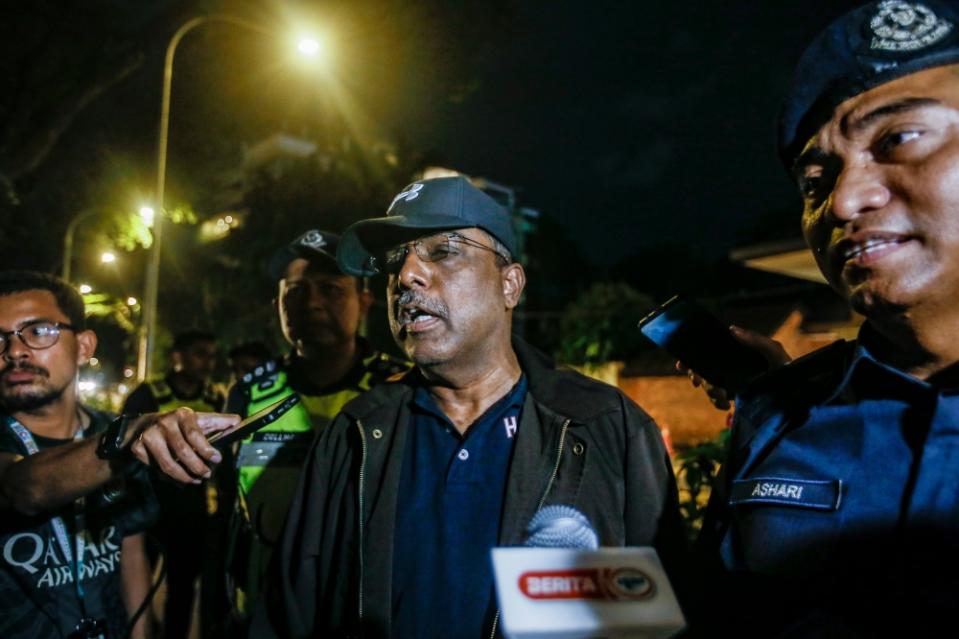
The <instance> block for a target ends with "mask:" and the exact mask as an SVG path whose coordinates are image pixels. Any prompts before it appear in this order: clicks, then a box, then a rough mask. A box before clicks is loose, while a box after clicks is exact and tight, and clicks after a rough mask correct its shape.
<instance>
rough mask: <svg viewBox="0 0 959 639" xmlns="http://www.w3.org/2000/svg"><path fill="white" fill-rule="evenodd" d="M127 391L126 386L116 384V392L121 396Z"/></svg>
mask: <svg viewBox="0 0 959 639" xmlns="http://www.w3.org/2000/svg"><path fill="white" fill-rule="evenodd" d="M128 390H130V388H129V387H128V386H127V385H126V384H117V392H118V393H120V394H121V395H126V394H127V391H128Z"/></svg>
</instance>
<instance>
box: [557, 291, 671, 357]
mask: <svg viewBox="0 0 959 639" xmlns="http://www.w3.org/2000/svg"><path fill="white" fill-rule="evenodd" d="M653 306H655V304H654V303H653V300H652V299H650V298H649V297H648V296H646V295H644V294H643V293H640V292H639V291H637V290H636V289H634V288H632V287H631V286H629V285H628V284H623V283H621V282H614V283H605V282H600V283H596V284H594V285H593V286H592V287H590V289H589V290H587V291H586V292H585V293H583V294H582V295H581V296H580V297H579V298H577V299H576V300H575V301H574V302H573V303H571V304H570V305H569V306H567V307H566V310H565V312H564V315H563V318H562V320H561V321H560V332H561V338H560V339H561V341H560V350H559V353H557V357H558V358H559V359H560V360H561V361H563V362H565V363H567V364H573V365H577V366H584V365H585V366H595V365H599V364H604V363H606V362H609V361H611V360H623V359H626V358H628V357H630V356H631V355H634V354H635V353H636V352H638V351H639V350H641V349H642V348H643V347H644V346H645V342H644V341H643V339H642V337H641V334H640V333H639V331H638V330H636V322H638V321H639V320H640V318H642V317H643V315H645V314H646V313H647V312H648V311H649V309H651V308H653Z"/></svg>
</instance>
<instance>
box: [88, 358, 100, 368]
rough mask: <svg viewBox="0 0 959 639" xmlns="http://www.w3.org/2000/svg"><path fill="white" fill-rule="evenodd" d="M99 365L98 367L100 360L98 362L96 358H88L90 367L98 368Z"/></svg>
mask: <svg viewBox="0 0 959 639" xmlns="http://www.w3.org/2000/svg"><path fill="white" fill-rule="evenodd" d="M99 365H100V360H98V359H97V358H96V357H91V358H90V366H99Z"/></svg>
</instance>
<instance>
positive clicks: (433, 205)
mask: <svg viewBox="0 0 959 639" xmlns="http://www.w3.org/2000/svg"><path fill="white" fill-rule="evenodd" d="M470 227H476V228H481V229H483V230H484V231H486V232H487V233H489V234H491V235H492V236H493V237H495V238H496V239H497V240H499V241H500V242H502V244H503V246H505V247H506V248H507V250H509V252H510V253H512V254H515V253H516V235H515V233H514V232H513V222H512V219H511V218H510V214H509V212H508V211H507V210H506V208H505V207H503V206H501V205H500V204H499V203H498V202H497V201H496V200H494V199H493V198H491V197H490V196H489V195H487V194H486V193H484V192H483V191H481V190H480V189H478V188H476V187H475V186H473V184H472V183H470V181H469V180H468V179H466V178H465V177H462V176H456V177H442V178H434V179H432V180H419V181H417V182H413V183H412V184H410V185H409V186H407V187H406V188H404V189H403V190H402V191H401V192H400V193H399V194H398V195H397V196H396V197H395V198H393V202H392V203H391V204H390V206H389V208H388V209H387V210H386V217H376V218H372V219H369V220H361V221H360V222H356V223H355V224H353V225H352V226H350V227H349V228H347V229H346V231H344V232H343V237H342V238H341V240H340V246H339V249H338V250H337V253H336V259H337V261H338V262H339V265H340V269H341V270H342V271H343V272H344V273H348V274H350V275H356V276H360V277H364V276H369V275H374V274H375V273H376V269H375V268H374V267H373V261H372V260H371V259H370V258H372V257H373V256H375V255H377V254H378V253H381V252H382V251H384V250H386V249H388V248H389V247H391V246H394V245H396V244H399V243H400V242H404V241H407V240H411V239H414V238H416V237H420V236H422V235H426V234H427V233H424V231H441V230H444V229H461V228H470Z"/></svg>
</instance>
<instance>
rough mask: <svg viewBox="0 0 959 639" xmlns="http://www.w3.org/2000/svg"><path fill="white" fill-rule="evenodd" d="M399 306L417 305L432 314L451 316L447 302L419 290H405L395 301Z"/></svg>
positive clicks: (444, 316) (440, 316)
mask: <svg viewBox="0 0 959 639" xmlns="http://www.w3.org/2000/svg"><path fill="white" fill-rule="evenodd" d="M395 304H396V306H397V307H403V306H416V307H417V308H419V309H421V310H423V311H426V312H427V313H429V314H430V315H435V316H436V317H439V318H442V319H446V318H447V317H449V308H448V307H447V306H446V304H444V303H442V302H439V301H437V300H434V299H431V298H429V297H426V296H425V295H423V294H422V293H420V292H419V291H403V292H402V293H401V294H400V296H399V297H398V298H397V299H396V302H395Z"/></svg>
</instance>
